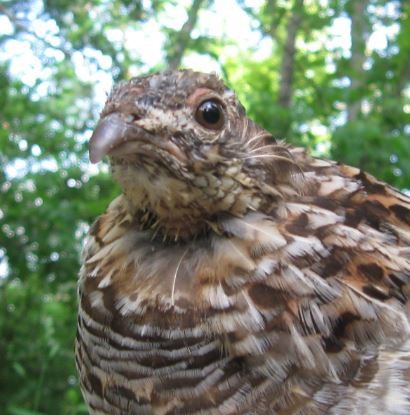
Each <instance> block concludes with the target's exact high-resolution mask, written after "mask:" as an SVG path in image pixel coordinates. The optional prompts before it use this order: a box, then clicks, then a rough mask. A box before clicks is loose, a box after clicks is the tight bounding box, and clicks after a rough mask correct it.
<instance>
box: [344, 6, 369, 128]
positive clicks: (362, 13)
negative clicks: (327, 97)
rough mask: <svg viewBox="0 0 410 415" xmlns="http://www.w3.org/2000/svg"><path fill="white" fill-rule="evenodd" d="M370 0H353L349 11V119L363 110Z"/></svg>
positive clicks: (351, 119) (354, 117)
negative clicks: (362, 96) (367, 17)
mask: <svg viewBox="0 0 410 415" xmlns="http://www.w3.org/2000/svg"><path fill="white" fill-rule="evenodd" d="M367 5H368V0H361V1H360V0H351V1H350V4H349V5H348V12H349V14H350V19H351V31H350V37H351V43H352V46H351V58H350V91H349V102H348V107H347V120H348V121H349V122H351V121H356V120H357V119H358V118H359V117H360V114H361V112H362V100H361V99H360V95H361V94H360V89H361V88H362V87H363V82H364V77H365V72H364V69H363V65H364V63H365V60H366V53H365V52H366V41H367V37H368V33H367V22H366V9H367Z"/></svg>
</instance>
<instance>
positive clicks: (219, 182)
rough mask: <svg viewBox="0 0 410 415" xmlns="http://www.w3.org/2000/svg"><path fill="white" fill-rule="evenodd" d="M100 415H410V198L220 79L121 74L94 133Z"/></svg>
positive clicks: (90, 397) (93, 321)
mask: <svg viewBox="0 0 410 415" xmlns="http://www.w3.org/2000/svg"><path fill="white" fill-rule="evenodd" d="M105 155H109V157H110V161H111V166H112V173H113V176H114V178H115V179H116V180H117V181H118V182H119V183H120V185H121V187H122V189H123V194H122V195H121V196H119V197H118V198H117V199H115V200H114V201H113V202H112V203H111V204H110V206H109V207H108V209H107V211H106V212H105V213H104V214H103V215H102V216H100V217H99V218H98V219H97V221H96V222H95V223H94V225H93V226H92V227H91V229H90V232H89V236H88V240H87V242H86V245H85V249H84V254H83V265H82V268H81V272H80V281H79V302H80V309H79V319H78V335H77V342H76V357H77V366H78V371H79V375H80V380H81V386H82V390H83V394H84V397H85V400H86V402H87V405H88V406H89V409H90V413H91V414H110V415H119V414H164V415H165V414H169V415H171V414H209V415H211V414H215V415H216V414H255V415H256V414H257V415H259V414H278V415H279V414H281V415H284V414H300V415H302V414H303V415H310V414H312V415H313V414H314V415H319V414H334V415H342V414H343V415H347V414H349V415H350V414H357V415H359V414H360V415H364V414H378V413H379V414H381V413H383V414H394V415H399V414H402V415H406V414H407V415H408V414H410V386H409V383H410V340H409V332H410V330H409V310H410V307H409V296H410V200H409V198H408V197H407V196H405V195H404V194H402V193H400V192H399V191H397V190H395V189H393V188H391V187H389V186H388V185H386V184H385V183H382V182H379V181H377V180H376V179H375V178H374V177H372V176H370V175H369V174H367V173H365V172H363V171H361V170H359V169H357V168H354V167H349V166H346V165H343V164H337V163H335V162H332V161H326V160H320V159H316V158H313V157H311V156H309V154H308V153H307V152H306V151H305V150H304V149H301V148H294V147H292V146H289V145H286V144H284V143H282V142H278V141H275V140H274V139H273V138H272V137H271V135H270V134H269V133H268V132H266V131H264V130H263V129H261V128H260V127H258V126H257V125H255V124H254V123H253V122H252V121H251V120H249V119H248V118H247V117H246V115H245V111H244V108H243V107H242V105H241V104H240V103H239V101H238V99H237V98H236V96H235V94H234V93H233V92H232V91H230V90H229V89H227V88H226V87H225V86H224V84H223V83H222V82H221V81H220V80H219V79H218V78H217V77H216V76H214V75H209V74H202V73H197V72H193V71H189V70H187V71H173V72H165V73H163V74H155V75H150V76H146V77H139V78H134V79H132V80H130V81H128V82H123V83H120V84H119V85H117V86H116V87H115V88H114V89H113V91H112V93H111V95H110V96H109V98H108V101H107V103H106V105H105V108H104V110H103V112H102V114H101V119H100V121H99V123H98V125H97V127H96V129H95V131H94V134H93V136H92V138H91V142H90V158H91V161H92V162H98V161H100V160H101V159H102V158H103V157H104V156H105Z"/></svg>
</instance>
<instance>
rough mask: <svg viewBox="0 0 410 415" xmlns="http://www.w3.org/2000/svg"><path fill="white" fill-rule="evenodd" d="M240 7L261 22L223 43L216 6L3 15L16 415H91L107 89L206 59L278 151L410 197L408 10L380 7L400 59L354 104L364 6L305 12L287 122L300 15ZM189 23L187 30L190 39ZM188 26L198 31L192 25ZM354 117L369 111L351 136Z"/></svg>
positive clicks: (371, 55) (6, 228)
mask: <svg viewBox="0 0 410 415" xmlns="http://www.w3.org/2000/svg"><path fill="white" fill-rule="evenodd" d="M184 4H185V3H184ZM237 4H238V5H239V6H240V7H242V10H243V13H244V14H246V15H247V16H248V18H249V27H248V28H244V27H241V30H240V31H238V33H237V37H238V38H236V36H231V37H229V36H225V34H224V33H223V34H221V35H219V34H218V35H216V34H214V33H213V30H212V21H213V19H214V18H215V19H216V18H217V17H218V16H217V13H218V11H216V9H215V8H216V2H215V3H214V2H212V1H210V0H207V1H203V2H197V3H196V5H197V6H198V8H197V10H192V8H191V9H190V6H192V5H193V2H188V7H187V9H185V8H184V6H182V5H181V2H174V1H173V2H167V1H164V0H152V1H129V0H127V1H124V0H123V1H120V0H114V1H111V2H108V1H102V0H92V1H90V2H80V1H78V0H74V1H67V0H44V1H37V0H28V1H24V2H21V1H15V0H8V1H4V2H2V3H0V19H1V20H0V59H1V61H0V109H1V110H0V149H1V151H0V200H1V204H0V408H2V409H1V412H2V413H5V414H6V415H39V414H42V415H45V414H63V415H64V414H71V415H74V414H78V415H80V414H86V413H87V411H86V408H85V406H84V404H83V402H82V397H81V394H80V391H79V388H78V382H77V378H76V371H75V367H74V356H73V347H74V346H73V345H74V338H75V324H76V275H77V273H78V269H79V256H80V251H81V247H82V243H83V239H84V236H85V234H86V232H87V229H88V226H89V225H90V224H91V223H92V222H93V220H94V219H95V218H96V217H97V216H98V215H99V214H100V213H101V212H102V211H104V209H105V207H106V206H107V205H108V203H109V202H110V201H111V200H112V199H113V198H114V197H115V196H116V195H117V194H118V193H119V189H118V187H117V186H116V185H115V184H113V183H112V181H111V178H110V176H109V174H108V167H107V165H106V164H102V165H101V166H100V167H98V168H95V167H94V168H93V167H90V164H89V162H88V157H87V144H86V143H87V140H88V138H89V136H90V134H91V130H92V128H93V127H94V125H95V122H96V118H97V115H98V111H99V109H100V108H101V105H102V104H103V102H102V101H103V100H104V96H103V94H101V90H102V89H104V88H105V89H107V88H109V86H108V87H107V85H106V83H105V84H104V82H103V81H101V79H107V78H109V79H113V80H115V81H116V80H118V79H121V78H128V77H130V76H132V75H136V74H141V73H146V72H152V71H154V70H158V69H161V68H164V67H165V66H166V65H167V64H168V63H169V60H170V59H171V57H172V56H174V58H175V56H179V55H180V54H181V53H182V56H185V57H188V58H190V59H191V58H192V57H194V56H195V57H196V58H200V59H201V60H200V63H199V64H198V67H197V68H196V69H202V64H203V62H205V61H211V62H213V63H216V65H217V66H218V67H219V68H220V70H221V73H222V74H223V76H224V77H225V79H226V81H227V83H228V84H229V86H230V87H232V88H233V89H235V90H236V91H237V92H238V95H239V97H240V99H241V100H242V102H243V103H244V105H245V107H246V108H247V111H248V114H249V116H250V117H251V118H253V119H254V120H255V121H257V122H258V123H260V124H261V125H262V126H263V127H264V128H266V129H267V130H269V131H271V132H272V133H273V135H274V136H275V137H277V138H285V139H286V140H288V141H289V142H292V143H295V144H303V145H308V146H310V147H311V148H312V150H313V151H314V152H315V153H316V154H319V155H322V156H323V155H326V156H329V157H332V158H334V159H337V160H340V161H342V162H345V163H348V164H352V165H355V166H359V167H361V168H363V169H365V170H368V171H369V172H371V173H373V174H374V175H376V176H377V177H379V178H381V179H382V180H386V181H388V182H389V183H391V184H392V185H394V186H397V187H399V188H401V189H407V190H408V189H410V138H409V125H410V102H409V78H410V58H409V56H410V24H409V13H410V7H409V5H407V4H406V3H405V2H400V1H397V0H391V1H388V2H382V1H379V0H370V1H369V7H368V8H367V10H366V12H365V13H366V15H365V16H363V19H364V21H366V22H368V27H367V30H368V32H369V33H368V34H371V33H372V32H374V31H376V29H377V28H378V27H383V28H384V29H386V30H388V29H389V30H390V32H389V33H391V34H390V36H389V39H388V42H387V43H386V45H385V46H380V45H379V47H378V48H375V49H373V50H371V49H369V51H368V54H367V55H366V66H365V69H364V70H363V71H360V74H359V75H360V79H361V84H360V87H358V88H356V89H354V90H353V89H352V88H350V85H351V82H352V79H353V73H352V58H351V56H350V54H349V51H348V50H347V51H346V50H345V49H343V47H342V46H340V42H339V44H338V43H337V42H336V40H337V38H338V36H340V33H336V32H335V29H334V27H335V22H337V19H338V18H340V17H345V18H346V17H348V16H349V13H351V10H350V5H351V4H352V3H351V2H347V1H346V2H345V1H343V2H340V1H337V2H336V1H329V3H328V4H327V5H326V4H324V2H322V1H318V0H312V1H309V2H307V1H306V2H305V3H304V4H305V6H304V8H303V10H299V12H300V15H301V16H302V20H301V24H300V27H299V29H298V33H297V36H296V45H295V46H296V49H295V56H294V60H293V69H292V71H293V78H292V79H293V84H292V85H291V91H292V94H291V95H292V97H291V98H292V99H291V104H290V107H284V106H283V105H280V104H279V102H278V94H279V91H280V88H281V86H283V84H282V83H283V80H282V79H281V74H280V69H281V63H282V61H283V57H284V55H285V54H286V53H287V51H286V50H285V48H284V44H285V42H286V39H287V28H288V22H289V19H291V18H292V13H293V12H294V8H293V5H294V4H295V3H294V2H287V1H284V0H276V1H275V0H266V1H265V2H263V4H262V5H261V7H260V8H256V7H255V6H251V5H250V2H248V1H245V0H242V1H241V0H238V1H237ZM199 5H200V7H199ZM387 9H388V10H390V11H389V12H388V13H387ZM196 13H197V15H196ZM175 16H185V17H182V20H181V22H180V24H179V23H178V25H175V21H174V20H175ZM204 16H205V18H204ZM235 16H236V15H234V14H233V15H232V19H235V18H236V17H235ZM187 17H188V18H189V17H190V18H191V22H194V23H195V24H194V25H193V26H194V27H190V25H189V24H187V25H185V26H184V21H183V19H184V18H187ZM6 22H7V24H8V26H9V27H10V30H7V29H6V27H7V25H6V24H5V23H6ZM3 24H4V25H3ZM2 25H3V28H2ZM178 27H179V28H181V29H182V28H183V27H184V30H185V32H184V33H183V35H181V30H179V29H178ZM153 28H154V29H153ZM155 28H158V33H153V32H154V31H155V30H156V29H155ZM242 31H248V32H249V34H252V35H254V34H257V35H258V38H259V39H260V43H258V42H255V44H253V45H250V46H249V45H247V46H243V45H242V44H241V42H245V40H246V39H244V37H243V35H241V33H240V32H242ZM154 35H158V36H157V37H155V36H154ZM144 36H145V37H144ZM239 38H240V39H242V40H239ZM133 39H137V40H136V41H134V43H133V41H132V40H133ZM141 39H142V40H141ZM145 39H156V41H157V40H158V42H159V43H158V44H151V43H150V44H149V47H148V49H150V48H151V49H152V51H153V52H155V51H158V50H159V51H160V52H161V53H160V54H159V55H160V56H161V57H160V58H159V59H157V61H155V62H154V63H153V62H151V61H150V62H147V61H146V60H145V59H146V57H144V54H143V50H144V49H145V50H146V49H147V46H146V45H145V46H144V45H143V42H145V41H146V40H145ZM160 39H162V41H161V40H160ZM181 39H182V40H183V42H182V43H181ZM13 42H14V43H13ZM161 42H162V43H161ZM245 43H246V42H245ZM24 45H25V48H26V49H25V50H26V52H24V53H26V54H28V55H30V54H32V57H31V58H30V59H31V62H35V63H33V64H32V65H33V67H32V66H30V65H31V64H30V65H29V64H27V67H22V66H24V64H16V62H17V61H16V59H17V58H18V54H19V53H22V52H18V53H17V52H16V53H15V54H14V55H13V50H14V48H18V47H20V48H23V47H24ZM10 56H12V57H10ZM175 59H176V58H175ZM176 61H177V63H178V64H179V63H180V62H179V61H178V59H176ZM190 61H192V59H191V60H190ZM18 62H20V63H21V62H22V61H21V59H20V60H19V61H18ZM183 63H184V60H183V61H182V64H183ZM87 71H88V72H87ZM87 73H89V75H87ZM104 76H105V78H104ZM354 102H360V103H361V111H360V112H359V114H358V116H357V117H356V119H354V120H351V122H346V114H347V111H348V110H349V108H350V107H351V105H352V104H353V103H354Z"/></svg>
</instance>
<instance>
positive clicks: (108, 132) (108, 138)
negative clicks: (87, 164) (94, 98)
mask: <svg viewBox="0 0 410 415" xmlns="http://www.w3.org/2000/svg"><path fill="white" fill-rule="evenodd" d="M130 128H131V127H130V125H128V124H127V123H126V121H125V120H124V119H123V118H122V117H121V115H119V114H118V113H115V112H114V113H111V114H109V115H107V116H106V117H104V118H102V119H101V120H100V121H99V122H98V124H97V127H96V128H95V130H94V132H93V134H92V136H91V139H90V143H89V147H88V150H89V154H90V160H91V163H98V162H99V161H101V160H102V159H103V158H104V156H106V155H107V154H108V153H109V152H110V151H111V150H112V149H113V148H114V147H115V146H117V145H119V144H121V143H123V142H124V141H126V140H127V137H128V135H129V132H130Z"/></svg>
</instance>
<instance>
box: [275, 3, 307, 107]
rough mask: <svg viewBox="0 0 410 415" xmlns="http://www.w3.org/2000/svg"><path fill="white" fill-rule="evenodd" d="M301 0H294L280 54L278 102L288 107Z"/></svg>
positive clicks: (300, 17)
mask: <svg viewBox="0 0 410 415" xmlns="http://www.w3.org/2000/svg"><path fill="white" fill-rule="evenodd" d="M302 9H303V0H295V3H294V5H293V10H292V15H291V16H290V18H289V22H288V26H287V38H286V41H285V47H284V50H283V56H282V65H281V69H280V86H279V97H278V104H279V105H280V106H282V107H284V108H286V109H288V108H290V103H291V99H292V92H293V75H294V71H295V55H296V36H297V32H298V30H299V27H300V25H301V23H302V14H301V11H302Z"/></svg>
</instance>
